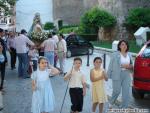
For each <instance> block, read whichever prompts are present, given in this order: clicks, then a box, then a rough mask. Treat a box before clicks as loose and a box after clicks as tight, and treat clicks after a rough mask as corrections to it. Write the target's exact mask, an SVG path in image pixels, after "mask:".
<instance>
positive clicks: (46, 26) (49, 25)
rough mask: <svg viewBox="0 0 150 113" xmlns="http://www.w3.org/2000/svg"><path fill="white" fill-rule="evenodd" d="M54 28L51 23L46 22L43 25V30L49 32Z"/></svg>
mask: <svg viewBox="0 0 150 113" xmlns="http://www.w3.org/2000/svg"><path fill="white" fill-rule="evenodd" d="M54 28H55V26H54V23H52V22H46V23H45V25H44V30H51V29H54Z"/></svg>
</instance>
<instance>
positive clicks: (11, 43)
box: [7, 37, 15, 49]
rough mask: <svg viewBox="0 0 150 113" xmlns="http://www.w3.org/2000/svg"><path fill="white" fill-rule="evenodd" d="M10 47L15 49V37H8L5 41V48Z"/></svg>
mask: <svg viewBox="0 0 150 113" xmlns="http://www.w3.org/2000/svg"><path fill="white" fill-rule="evenodd" d="M10 47H12V48H15V37H9V38H8V39H7V48H8V49H10Z"/></svg>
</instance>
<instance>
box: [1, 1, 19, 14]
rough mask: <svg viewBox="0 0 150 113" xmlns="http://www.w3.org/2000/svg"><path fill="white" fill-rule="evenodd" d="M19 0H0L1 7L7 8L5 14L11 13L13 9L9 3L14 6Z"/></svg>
mask: <svg viewBox="0 0 150 113" xmlns="http://www.w3.org/2000/svg"><path fill="white" fill-rule="evenodd" d="M16 1H17V0H0V7H1V8H3V9H4V10H5V15H8V14H10V13H11V11H10V10H11V9H9V7H8V5H10V6H14V5H15V4H16Z"/></svg>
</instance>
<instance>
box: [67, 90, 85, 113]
mask: <svg viewBox="0 0 150 113" xmlns="http://www.w3.org/2000/svg"><path fill="white" fill-rule="evenodd" d="M69 93H70V98H71V103H72V105H71V110H72V111H74V112H75V111H78V112H81V111H82V108H83V89H82V88H70V89H69Z"/></svg>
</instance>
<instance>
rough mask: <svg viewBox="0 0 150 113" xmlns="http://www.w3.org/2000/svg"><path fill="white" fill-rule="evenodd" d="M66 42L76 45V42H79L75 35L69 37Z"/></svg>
mask: <svg viewBox="0 0 150 113" xmlns="http://www.w3.org/2000/svg"><path fill="white" fill-rule="evenodd" d="M66 41H67V42H69V43H74V42H77V39H76V37H75V36H74V35H72V36H69V37H68V38H67V40H66Z"/></svg>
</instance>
